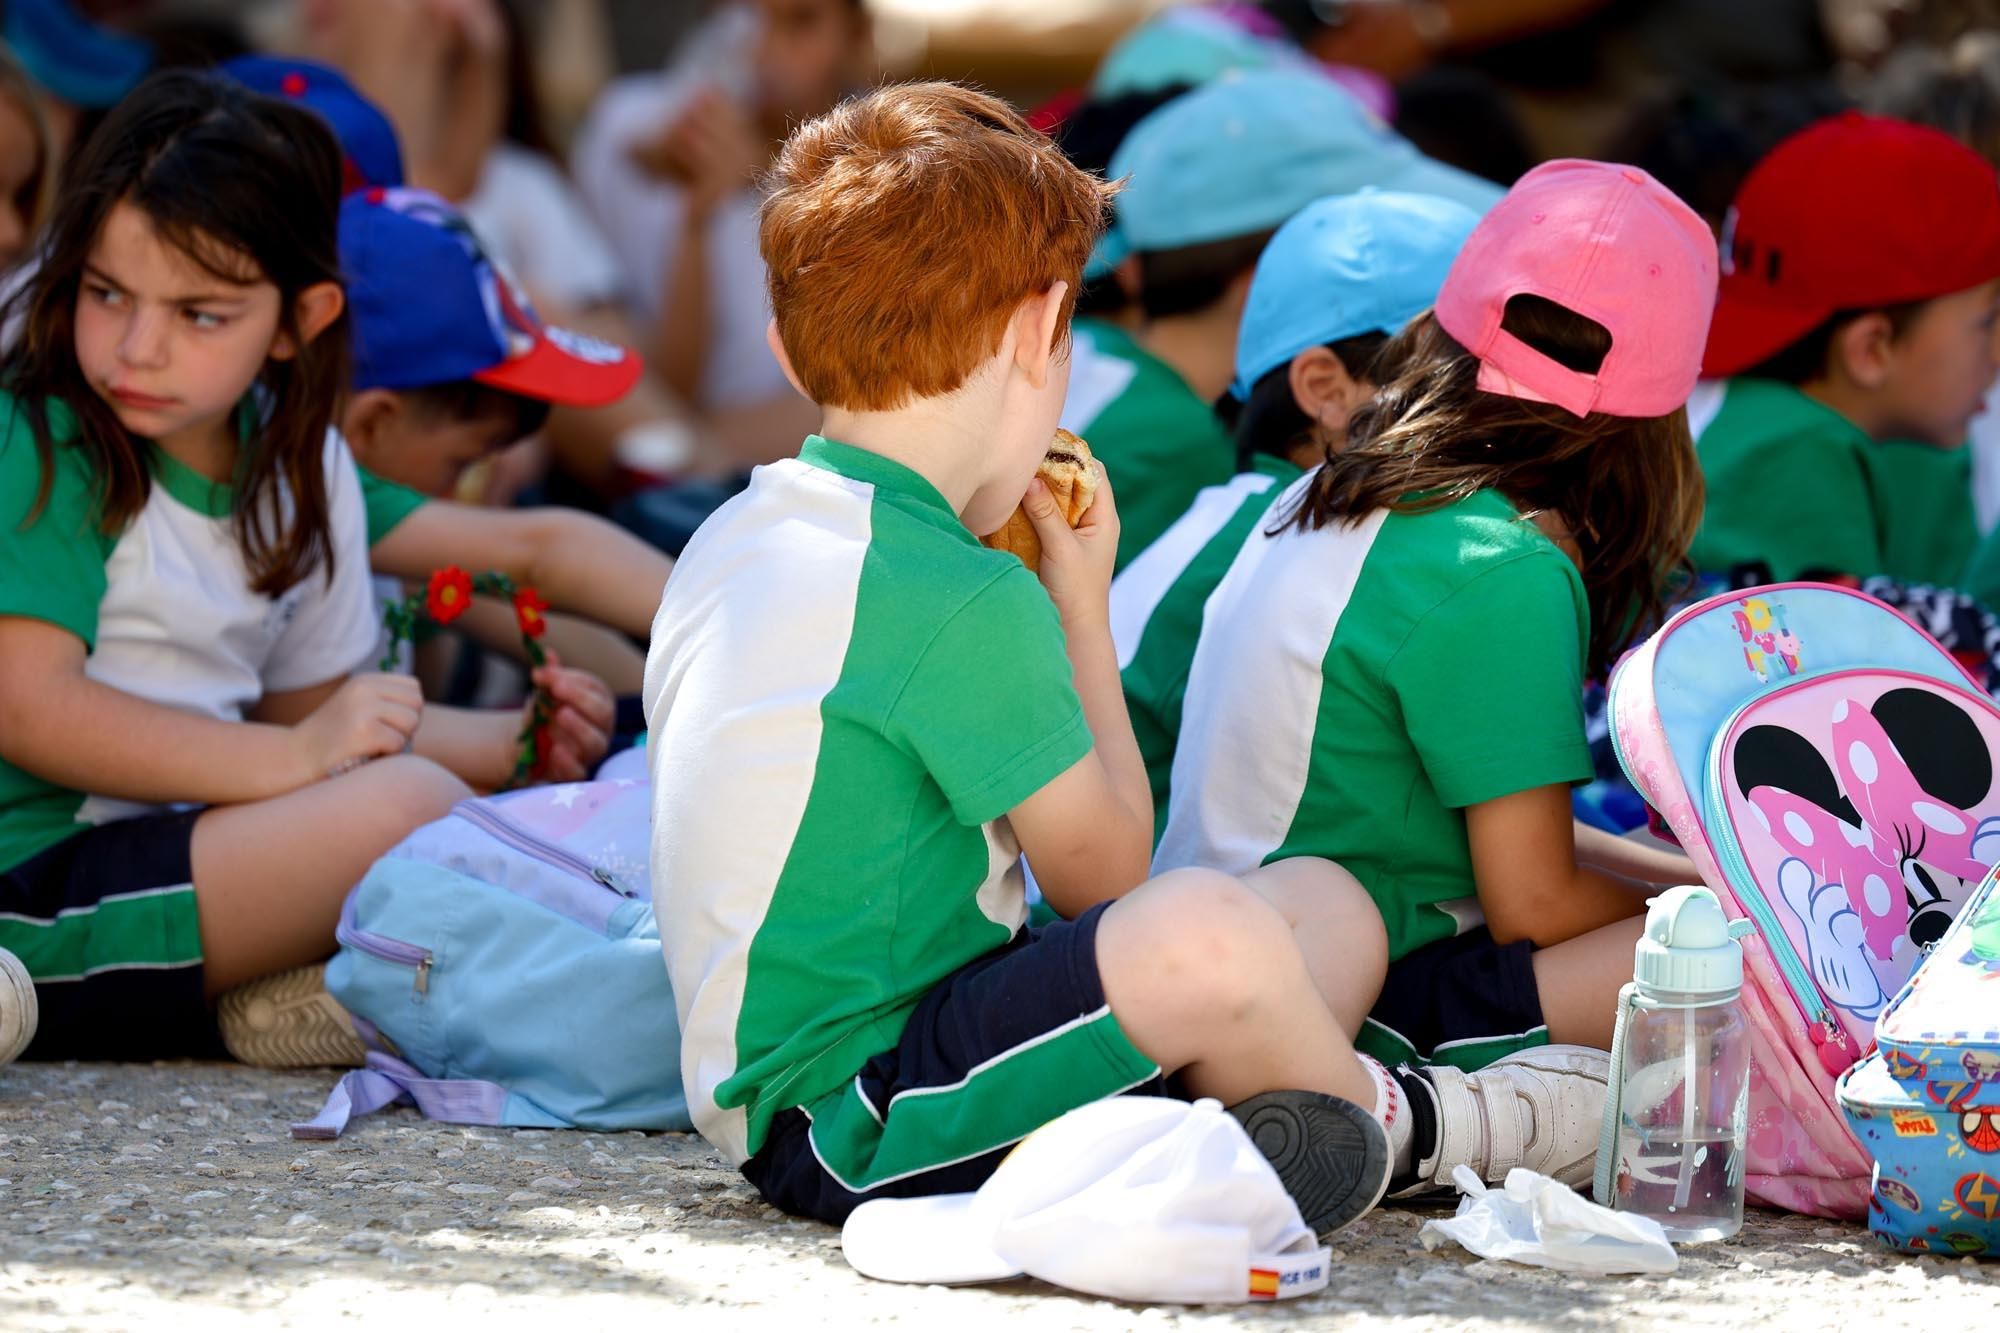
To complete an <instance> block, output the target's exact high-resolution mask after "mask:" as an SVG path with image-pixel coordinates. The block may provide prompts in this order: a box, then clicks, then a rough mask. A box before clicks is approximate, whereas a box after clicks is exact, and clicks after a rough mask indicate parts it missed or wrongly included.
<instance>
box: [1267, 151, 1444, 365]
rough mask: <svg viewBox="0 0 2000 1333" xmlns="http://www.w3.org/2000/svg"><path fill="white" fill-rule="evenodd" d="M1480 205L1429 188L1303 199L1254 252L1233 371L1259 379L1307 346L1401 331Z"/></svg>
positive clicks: (1421, 306)
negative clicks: (1428, 192)
mask: <svg viewBox="0 0 2000 1333" xmlns="http://www.w3.org/2000/svg"><path fill="white" fill-rule="evenodd" d="M1478 224H1479V214H1477V213H1475V212H1473V211H1472V210H1471V209H1469V208H1467V207H1466V206H1465V205H1464V204H1460V203H1454V202H1453V201H1451V200H1449V199H1440V198H1437V197H1436V196H1433V195H1424V194H1401V193H1395V192H1391V191H1386V190H1373V189H1369V190H1363V191H1362V192H1361V193H1359V194H1350V195H1339V196H1336V197H1334V198H1331V199H1321V200H1318V201H1317V202H1315V203H1311V204H1308V205H1306V207H1304V208H1303V209H1301V210H1299V212H1298V213H1297V214H1295V215H1294V216H1293V217H1292V219H1291V220H1290V221H1289V222H1287V223H1285V225H1284V226H1282V227H1280V228H1278V234H1277V235H1275V236H1273V237H1272V238H1271V243H1270V244H1269V245H1267V246H1265V247H1264V253H1263V256H1262V257H1261V258H1259V259H1258V261H1257V273H1256V276H1255V277H1253V278H1252V279H1251V280H1250V298H1249V300H1248V302H1247V303H1246V304H1245V305H1244V307H1243V322H1242V324H1241V325H1239V326H1238V328H1237V333H1236V379H1235V380H1234V382H1232V383H1231V384H1230V386H1229V391H1230V393H1232V394H1234V395H1235V396H1236V397H1237V398H1239V399H1247V398H1248V397H1249V396H1250V390H1251V389H1252V388H1254V387H1255V386H1256V384H1257V381H1258V380H1260V379H1262V378H1264V376H1265V375H1267V374H1269V373H1270V372H1271V371H1273V370H1276V369H1277V368H1278V367H1279V366H1282V365H1284V364H1285V363H1286V362H1288V361H1290V360H1291V359H1292V358H1293V357H1295V356H1297V355H1298V354H1299V353H1300V352H1303V351H1305V350H1306V349H1307V348H1308V347H1319V346H1322V345H1324V344H1326V343H1331V342H1338V341H1340V340H1341V339H1342V338H1353V337H1356V336H1358V335H1360V334H1363V333H1391V334H1393V333H1399V332H1401V331H1402V328H1403V326H1404V325H1405V324H1408V323H1409V322H1410V321H1411V320H1412V319H1415V318H1416V317H1417V316H1418V315H1420V314H1422V313H1423V312H1424V311H1425V310H1428V309H1429V308H1430V307H1431V305H1432V304H1433V303H1434V302H1435V301H1436V300H1437V294H1438V288H1439V287H1441V286H1443V285H1444V275H1445V274H1446V273H1448V272H1449V271H1450V270H1451V265H1452V261H1453V260H1454V259H1456V258H1457V257H1458V252H1459V248H1460V247H1461V246H1463V245H1464V244H1465V238H1466V237H1468V236H1470V235H1471V234H1472V229H1473V228H1474V227H1475V226H1477V225H1478Z"/></svg>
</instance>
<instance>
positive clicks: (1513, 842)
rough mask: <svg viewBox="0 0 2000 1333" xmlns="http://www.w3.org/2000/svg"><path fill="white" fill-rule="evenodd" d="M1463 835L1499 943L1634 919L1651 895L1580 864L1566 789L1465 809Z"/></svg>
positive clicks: (1548, 940) (1543, 943) (1551, 938)
mask: <svg viewBox="0 0 2000 1333" xmlns="http://www.w3.org/2000/svg"><path fill="white" fill-rule="evenodd" d="M1465 834H1466V838H1467V840H1468V841H1469V842H1470V844H1471V848H1472V877H1473V882H1474V883H1475V885H1476V886H1477V888H1478V892H1479V905H1480V906H1481V907H1482V908H1483V909H1485V912H1486V926H1487V929H1489V930H1491V931H1492V932H1493V938H1494V939H1496V940H1498V941H1499V942H1500V943H1502V944H1507V943H1511V942H1512V941H1514V940H1531V941H1533V942H1534V944H1535V946H1536V947H1537V948H1547V947H1548V946H1550V945H1552V944H1561V943H1562V942H1563V941H1564V940H1570V939H1575V938H1576V937H1577V936H1578V935H1582V934H1586V933H1587V932H1589V931H1593V930H1596V929H1597V928H1598V927H1599V926H1608V925H1610V924H1611V923H1612V922H1614V921H1623V920H1625V919H1626V918H1627V917H1630V916H1634V915H1636V914H1637V913H1638V912H1639V911H1641V910H1642V909H1643V908H1644V906H1645V897H1646V895H1647V894H1648V893H1650V892H1651V888H1650V886H1641V885H1637V884H1633V883H1631V882H1630V881H1627V880H1623V879H1619V878H1617V877H1615V876H1613V875H1609V874H1606V873H1604V872H1603V871H1600V870H1593V869H1590V868H1588V867H1586V866H1582V865H1579V864H1578V863H1577V849H1576V836H1575V834H1576V824H1575V821H1574V819H1573V818H1572V816H1571V814H1570V803H1569V789H1568V788H1567V787H1562V786H1551V787H1535V788H1531V789H1530V790H1528V791H1521V792H1515V793H1514V794H1513V795H1511V796H1501V797H1498V798H1496V799H1494V800H1491V801H1481V802H1480V803H1479V804H1477V805H1472V806H1467V807H1466V810H1465Z"/></svg>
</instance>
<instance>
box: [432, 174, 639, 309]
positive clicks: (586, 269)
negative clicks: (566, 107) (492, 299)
mask: <svg viewBox="0 0 2000 1333" xmlns="http://www.w3.org/2000/svg"><path fill="white" fill-rule="evenodd" d="M465 215H466V216H467V217H468V218H470V219H471V220H472V226H473V230H475V231H477V232H478V233H479V235H480V238H481V239H482V240H484V241H485V242H486V243H487V244H489V245H491V246H493V247H494V249H495V251H496V252H497V253H498V254H499V257H500V260H501V262H502V263H503V264H505V265H506V266H507V268H508V270H509V271H510V272H512V273H513V275H514V276H515V277H516V278H517V279H519V280H520V281H521V282H523V283H525V284H527V287H528V290H529V291H530V292H531V293H533V294H534V295H536V296H539V297H541V298H543V299H544V300H546V301H549V302H551V303H553V304H556V305H559V306H562V307H564V308H566V309H570V310H587V309H589V308H590V307H592V306H596V305H608V304H611V303H614V302H618V301H622V300H623V299H624V298H625V295H626V292H625V286H626V284H625V278H624V274H623V271H622V270H621V268H620V265H619V263H618V259H617V256H615V255H614V254H612V252H611V246H610V244H609V242H607V241H606V240H605V238H604V235H603V233H601V232H600V231H599V230H598V227H597V223H596V222H595V221H593V220H592V218H591V216H590V214H589V212H587V211H586V210H585V208H584V205H583V200H582V199H581V198H580V197H579V196H578V195H577V193H576V190H575V189H574V188H573V187H572V186H571V185H570V183H569V180H568V179H567V178H566V177H565V176H564V175H563V174H562V172H561V171H560V170H559V169H558V168H557V167H556V165H555V163H553V162H551V161H549V160H548V159H547V158H545V157H543V156H542V155H541V154H539V153H535V152H532V151H530V150H528V149H525V148H522V147H520V146H519V145H517V144H500V145H498V146H497V147H495V148H494V150H493V151H492V153H491V154H489V155H488V157H487V160H486V170H485V171H484V173H483V174H482V175H481V178H480V182H479V189H478V190H477V191H475V192H474V193H473V195H472V197H471V198H470V199H467V200H466V201H465Z"/></svg>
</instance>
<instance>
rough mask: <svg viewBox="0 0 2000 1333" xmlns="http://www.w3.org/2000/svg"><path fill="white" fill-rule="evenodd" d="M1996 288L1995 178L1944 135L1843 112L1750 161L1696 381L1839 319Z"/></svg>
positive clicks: (1999, 257)
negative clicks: (1985, 285) (1992, 284)
mask: <svg viewBox="0 0 2000 1333" xmlns="http://www.w3.org/2000/svg"><path fill="white" fill-rule="evenodd" d="M1996 277H2000V176H1996V175H1995V174H1994V170H1993V166H1992V164H1991V163H1989V162H1987V161H1986V159H1985V158H1983V157H1981V156H1980V155H1979V154H1977V153H1975V152H1973V151H1972V150H1971V149H1970V148H1967V147H1965V146H1964V145H1963V144H1961V143H1959V142H1958V140H1956V139H1954V138H1952V137H1951V136H1950V135H1948V134H1945V133H1944V132H1942V131H1940V130H1933V129H1927V128H1925V127H1924V126H1921V125H1911V124H1909V123H1907V122H1905V121H1900V120H1891V119H1888V118H1887V117H1884V116H1867V115H1863V114H1861V113H1860V112H1858V111H1850V112H1846V113H1844V114H1842V115H1839V116H1835V117H1833V118H1832V119H1831V120H1823V121H1821V122H1820V123H1819V124H1817V125H1813V126H1810V127H1808V128H1806V129H1803V130H1801V131H1799V132H1798V133H1797V134H1794V135H1793V136H1792V137H1791V138H1789V139H1786V140H1785V141H1784V142H1783V143H1780V144H1779V145H1778V146H1777V147H1776V148H1774V149H1772V150H1771V152H1770V154H1769V155H1768V156H1766V157H1765V158H1764V160H1763V161H1762V162H1759V163H1758V164H1757V166H1756V169H1755V170H1753V171H1752V172H1751V173H1750V175H1749V178H1748V179H1746V180H1745V181H1744V182H1743V188H1742V189H1741V190H1740V191H1739V192H1738V193H1737V196H1736V203H1735V205H1734V206H1733V207H1731V208H1730V210H1729V216H1728V220H1727V221H1726V222H1725V223H1724V224H1723V233H1722V283H1721V296H1720V299H1719V300H1718V301H1717V302H1716V307H1715V321H1714V323H1713V324H1712V325H1710V327H1709V333H1708V352H1707V355H1706V356H1704V357H1703V359H1702V373H1703V374H1704V375H1707V376H1709V377H1711V378H1716V377H1721V376H1726V375H1735V374H1740V373H1741V372H1743V371H1745V370H1748V369H1750V368H1751V367H1752V366H1755V365H1757V364H1758V363H1760V362H1762V361H1764V360H1766V359H1767V358H1769V357H1771V356H1773V355H1775V354H1776V353H1778V352H1781V351H1783V350H1784V349H1785V348H1786V347H1789V346H1790V345H1791V344H1792V343H1794V342H1796V341H1798V340H1799V339H1800V338H1802V337H1804V336H1805V335H1806V334H1807V333H1810V332H1811V331H1812V330H1813V329H1814V328H1816V327H1817V326H1818V325H1819V324H1821V323H1822V322H1824V321H1825V320H1826V319H1827V318H1828V317H1829V316H1831V315H1833V314H1834V313H1835V312H1837V311H1841V310H1854V309H1863V308H1867V307H1871V306H1883V305H1896V304H1899V303H1901V302H1905V301H1928V300H1931V299H1933V298H1935V297H1939V296H1949V295H1951V294H1952V293H1953V292H1959V291H1964V290H1965V289H1966V288H1968V287H1976V286H1978V285H1979V284H1980V283H1982V282H1988V281H1990V280H1992V279H1993V278H1996Z"/></svg>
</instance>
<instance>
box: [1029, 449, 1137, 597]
mask: <svg viewBox="0 0 2000 1333" xmlns="http://www.w3.org/2000/svg"><path fill="white" fill-rule="evenodd" d="M1091 467H1092V468H1094V469H1095V470H1096V472H1097V498H1096V499H1094V500H1093V501H1092V502H1091V505H1090V508H1089V509H1086V510H1085V511H1084V514H1083V518H1082V519H1081V520H1079V521H1078V523H1077V525H1076V528H1075V529H1074V530H1072V529H1071V528H1070V526H1069V524H1067V523H1065V522H1063V517H1062V512H1061V510H1060V509H1059V508H1058V507H1057V505H1056V501H1055V497H1054V496H1052V495H1050V494H1049V488H1048V487H1047V486H1046V485H1045V484H1044V483H1043V482H1042V479H1041V478H1040V477H1036V478H1035V479H1034V480H1033V481H1031V482H1029V483H1028V494H1027V496H1026V498H1024V499H1023V500H1022V501H1021V505H1022V507H1023V508H1024V509H1026V510H1027V513H1028V521H1029V522H1031V523H1033V524H1034V525H1035V535H1036V536H1037V537H1039V538H1041V542H1042V586H1043V587H1045V588H1047V589H1048V590H1049V599H1050V600H1051V601H1053V602H1054V603H1055V604H1056V611H1057V612H1058V613H1060V615H1061V616H1062V622H1063V626H1064V628H1070V627H1072V626H1074V625H1077V624H1090V623H1103V622H1105V621H1107V620H1108V618H1109V616H1110V613H1111V612H1110V598H1111V571H1112V569H1113V567H1114V566H1115V565H1116V564H1117V563H1118V505H1117V502H1116V501H1115V500H1114V499H1113V498H1112V494H1111V482H1110V480H1109V479H1108V478H1107V477H1106V476H1105V475H1104V464H1102V463H1098V462H1092V464H1091Z"/></svg>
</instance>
